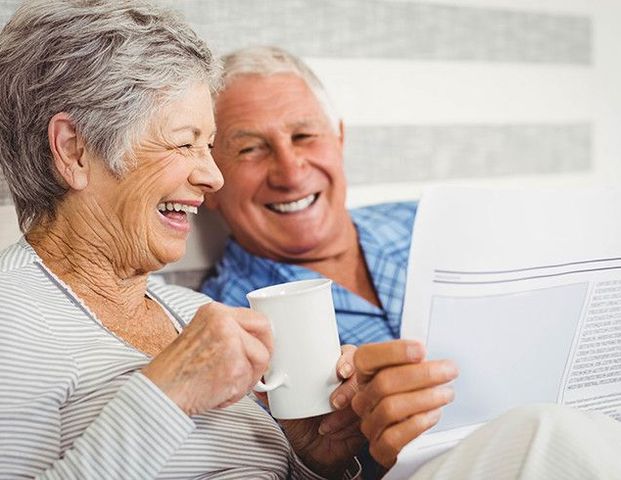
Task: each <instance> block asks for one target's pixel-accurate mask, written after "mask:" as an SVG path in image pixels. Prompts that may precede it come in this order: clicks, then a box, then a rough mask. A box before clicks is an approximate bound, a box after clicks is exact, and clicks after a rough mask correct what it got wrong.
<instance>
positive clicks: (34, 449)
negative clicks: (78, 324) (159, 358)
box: [0, 295, 195, 480]
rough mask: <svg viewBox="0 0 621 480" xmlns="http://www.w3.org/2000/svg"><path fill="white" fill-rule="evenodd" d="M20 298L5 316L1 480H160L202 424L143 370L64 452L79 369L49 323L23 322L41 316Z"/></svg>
mask: <svg viewBox="0 0 621 480" xmlns="http://www.w3.org/2000/svg"><path fill="white" fill-rule="evenodd" d="M19 297H20V295H15V298H14V299H13V298H9V299H7V303H6V304H5V305H4V307H5V309H4V311H2V312H1V313H2V314H0V398H2V404H0V479H19V478H22V479H25V478H39V479H59V480H60V479H62V480H72V479H82V480H90V479H101V480H104V479H106V480H107V479H110V478H132V479H145V480H146V479H153V478H155V477H156V476H157V474H158V472H159V471H160V470H161V468H162V467H163V466H164V465H165V464H166V462H167V461H168V459H169V457H170V456H171V455H172V454H173V453H174V452H175V451H176V450H177V448H178V447H179V446H180V445H181V444H183V442H184V441H185V439H186V438H187V437H188V436H189V434H190V433H191V432H192V431H193V430H194V428H195V425H194V422H193V421H192V420H191V419H190V418H189V417H187V416H186V415H185V413H184V412H183V411H182V410H181V409H179V407H178V406H177V405H176V404H174V403H173V402H172V401H171V400H170V399H169V398H168V397H167V396H166V395H165V394H164V393H163V392H161V391H160V390H159V389H158V388H157V387H156V386H155V385H154V384H152V383H151V382H150V381H149V380H148V379H147V378H146V377H145V376H144V375H142V374H141V373H139V372H136V373H134V374H132V375H130V376H129V377H128V380H127V381H126V382H125V383H124V385H122V386H121V387H120V388H119V389H118V391H117V392H116V394H115V395H114V396H113V397H112V399H111V400H110V401H109V402H108V404H107V405H106V406H105V407H104V408H103V409H102V410H101V412H100V413H99V415H98V416H97V417H96V419H95V420H94V421H93V422H92V423H90V425H89V426H88V427H87V428H86V429H85V430H84V432H83V434H82V435H81V436H80V437H78V438H77V439H76V441H75V442H74V444H73V446H72V447H71V448H70V449H68V450H66V451H65V452H64V454H61V452H62V451H63V449H62V448H61V438H62V433H63V432H62V431H61V430H62V427H61V425H62V422H61V416H62V408H63V405H64V403H65V401H66V399H67V397H68V396H69V395H70V392H71V391H72V389H73V388H74V386H75V382H76V380H77V377H76V375H77V373H76V369H75V366H74V365H73V363H72V361H71V359H70V358H69V357H67V356H66V355H64V352H63V348H62V343H54V335H53V334H52V332H51V331H50V330H49V328H47V326H46V325H45V322H29V323H26V322H23V321H21V320H22V319H20V318H19V317H21V316H23V314H24V312H26V313H29V314H30V315H31V317H30V318H40V316H37V312H36V311H35V309H32V311H31V308H32V305H24V304H23V302H20V301H19V300H23V299H20V298H19ZM13 300H15V302H18V303H21V305H20V309H17V308H14V307H17V305H13V304H12V302H13ZM17 312H20V313H21V314H22V315H18V313H17ZM52 345H54V348H51V347H52Z"/></svg>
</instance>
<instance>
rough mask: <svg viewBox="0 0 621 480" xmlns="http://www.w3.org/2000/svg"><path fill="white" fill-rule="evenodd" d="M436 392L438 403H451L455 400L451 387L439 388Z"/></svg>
mask: <svg viewBox="0 0 621 480" xmlns="http://www.w3.org/2000/svg"><path fill="white" fill-rule="evenodd" d="M437 392H438V395H439V397H440V401H444V402H452V401H453V399H454V398H455V391H454V390H453V389H452V388H451V387H439V388H438V390H437Z"/></svg>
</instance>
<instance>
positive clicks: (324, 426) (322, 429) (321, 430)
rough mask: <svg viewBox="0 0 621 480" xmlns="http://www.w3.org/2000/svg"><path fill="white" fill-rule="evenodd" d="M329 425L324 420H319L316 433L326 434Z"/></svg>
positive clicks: (328, 431)
mask: <svg viewBox="0 0 621 480" xmlns="http://www.w3.org/2000/svg"><path fill="white" fill-rule="evenodd" d="M330 430H331V429H330V425H328V424H326V422H321V423H320V424H319V430H318V433H319V435H326V434H328V433H330Z"/></svg>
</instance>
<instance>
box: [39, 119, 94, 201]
mask: <svg viewBox="0 0 621 480" xmlns="http://www.w3.org/2000/svg"><path fill="white" fill-rule="evenodd" d="M47 136H48V140H49V143H50V149H51V151H52V156H53V158H54V166H55V167H56V171H57V172H58V175H60V177H61V178H62V179H63V180H64V181H65V182H66V183H67V185H68V186H69V188H70V189H72V190H84V189H85V188H86V186H87V185H88V169H89V162H88V158H87V156H86V155H85V150H84V143H83V142H82V139H81V138H80V136H79V134H78V133H77V131H76V129H75V124H74V123H73V120H71V117H70V116H69V115H68V114H66V113H64V112H61V113H57V114H56V115H54V116H53V117H52V118H51V119H50V123H49V124H48V127H47Z"/></svg>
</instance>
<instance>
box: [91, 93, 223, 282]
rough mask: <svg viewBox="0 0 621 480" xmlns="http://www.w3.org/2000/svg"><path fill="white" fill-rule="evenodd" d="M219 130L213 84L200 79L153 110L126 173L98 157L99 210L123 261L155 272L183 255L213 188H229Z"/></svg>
mask: <svg viewBox="0 0 621 480" xmlns="http://www.w3.org/2000/svg"><path fill="white" fill-rule="evenodd" d="M214 135H215V124H214V117H213V112H212V102H211V94H210V91H209V88H208V86H207V85H206V84H196V85H194V86H193V87H191V88H189V89H188V90H187V91H186V92H185V93H184V94H183V95H181V96H180V97H178V98H177V99H175V100H174V101H171V102H169V103H167V104H166V105H165V106H163V107H162V108H161V109H160V110H159V111H158V112H157V113H156V114H155V115H154V117H153V118H152V120H151V122H150V124H149V127H148V129H147V132H146V133H145V134H144V135H143V136H142V138H141V139H140V140H139V142H138V146H137V148H136V149H135V151H134V156H135V160H134V164H135V166H134V167H132V169H131V170H130V171H129V172H128V173H126V174H125V175H124V176H123V177H122V178H121V179H118V178H115V177H114V176H112V175H110V174H109V173H108V171H107V170H106V169H105V168H104V167H103V165H101V162H95V163H96V167H95V169H94V170H95V171H94V172H93V175H92V177H91V180H92V181H91V185H93V187H94V191H95V197H96V199H97V204H98V205H97V206H98V207H99V208H98V209H97V210H99V214H98V215H97V216H98V217H100V218H99V220H100V222H101V224H102V225H101V227H103V230H104V231H105V234H104V235H105V237H106V239H107V240H106V241H107V242H108V243H111V249H112V250H111V251H112V255H111V256H112V260H113V263H117V264H118V265H117V267H120V268H121V269H130V270H134V271H139V272H142V271H151V270H154V269H157V268H160V267H162V266H163V265H165V264H167V263H170V262H174V261H176V260H178V259H179V258H181V257H182V256H183V255H184V253H185V248H186V240H187V237H188V233H189V231H190V220H189V219H190V217H191V216H192V215H195V214H196V213H197V210H198V207H199V206H200V205H201V203H202V202H203V199H204V195H205V193H206V192H213V191H216V190H218V189H219V188H220V187H222V183H223V181H222V175H221V174H220V171H219V170H218V168H217V167H216V165H215V163H214V161H213V159H212V157H211V145H212V142H213V137H214ZM128 161H130V162H131V161H132V160H131V159H128Z"/></svg>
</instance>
